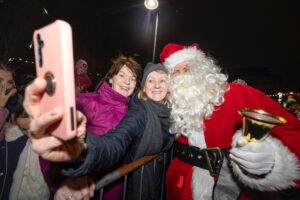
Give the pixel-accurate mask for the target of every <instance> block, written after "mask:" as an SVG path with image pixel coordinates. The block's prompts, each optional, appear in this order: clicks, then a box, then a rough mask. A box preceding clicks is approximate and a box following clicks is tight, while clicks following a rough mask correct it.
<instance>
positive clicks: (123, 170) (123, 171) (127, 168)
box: [96, 150, 172, 200]
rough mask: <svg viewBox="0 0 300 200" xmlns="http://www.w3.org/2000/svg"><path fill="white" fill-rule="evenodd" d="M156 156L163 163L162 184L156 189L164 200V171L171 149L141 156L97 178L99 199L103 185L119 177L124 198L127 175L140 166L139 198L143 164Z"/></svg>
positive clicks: (102, 191) (169, 158)
mask: <svg viewBox="0 0 300 200" xmlns="http://www.w3.org/2000/svg"><path fill="white" fill-rule="evenodd" d="M160 155H162V156H160ZM158 157H162V158H163V163H164V164H163V168H164V169H163V175H162V184H161V185H162V187H161V191H158V192H160V199H161V200H164V199H165V173H166V170H167V167H168V165H169V163H170V160H171V157H172V154H171V150H170V151H168V152H163V153H160V154H156V155H151V156H144V157H141V158H139V159H137V160H135V161H133V162H131V163H128V164H126V165H124V166H122V167H120V168H118V169H117V170H115V171H112V172H110V173H109V174H107V175H105V176H103V177H102V178H101V179H100V180H98V181H97V182H96V190H97V191H98V190H99V191H100V194H99V198H100V200H102V198H103V193H104V189H105V187H106V186H108V185H109V184H111V183H113V182H115V181H117V180H119V179H121V178H123V179H124V186H123V195H122V196H123V197H122V199H123V200H125V198H126V192H127V191H126V189H127V179H128V176H129V175H130V174H131V173H132V172H134V171H135V170H137V169H140V168H141V180H140V187H139V189H137V191H139V197H140V198H139V199H140V200H141V196H142V189H141V188H142V184H143V173H144V171H143V170H144V166H145V165H146V164H147V163H149V162H151V161H153V162H156V159H158Z"/></svg>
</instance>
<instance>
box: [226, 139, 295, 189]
mask: <svg viewBox="0 0 300 200" xmlns="http://www.w3.org/2000/svg"><path fill="white" fill-rule="evenodd" d="M238 137H240V134H235V136H234V139H233V146H234V145H235V144H236V141H237V138H238ZM266 140H268V142H270V143H271V144H272V147H273V150H274V152H275V163H274V167H273V170H272V171H271V172H270V173H269V174H267V175H266V176H265V177H263V178H254V177H250V176H247V175H246V174H244V173H243V172H242V171H241V169H240V168H239V166H238V165H237V164H236V163H234V162H231V165H232V168H233V172H234V174H235V175H236V176H237V177H238V179H239V181H240V182H242V183H243V184H245V185H247V186H249V187H250V188H252V189H256V190H259V191H276V190H282V189H287V188H290V187H293V186H295V185H296V183H295V181H296V180H297V179H299V178H300V173H299V172H300V171H299V169H300V166H299V164H298V160H297V158H296V156H295V155H294V154H293V153H292V152H291V151H290V150H289V149H288V148H287V147H285V146H284V145H283V144H282V143H281V142H280V141H279V140H278V139H276V138H274V137H272V136H268V137H267V138H266Z"/></svg>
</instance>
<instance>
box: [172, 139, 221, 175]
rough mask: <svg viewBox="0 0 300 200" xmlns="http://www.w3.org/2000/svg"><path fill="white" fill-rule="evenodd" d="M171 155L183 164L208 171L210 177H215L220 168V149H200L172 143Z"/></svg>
mask: <svg viewBox="0 0 300 200" xmlns="http://www.w3.org/2000/svg"><path fill="white" fill-rule="evenodd" d="M173 155H174V156H176V157H177V158H179V159H180V160H182V161H183V162H186V163H188V164H190V165H194V166H197V167H200V168H202V169H206V170H208V171H209V173H210V175H211V176H217V175H218V174H219V171H220V169H221V167H222V161H223V151H222V150H221V149H220V148H207V149H200V148H198V147H195V146H190V145H187V144H183V143H181V142H174V147H173Z"/></svg>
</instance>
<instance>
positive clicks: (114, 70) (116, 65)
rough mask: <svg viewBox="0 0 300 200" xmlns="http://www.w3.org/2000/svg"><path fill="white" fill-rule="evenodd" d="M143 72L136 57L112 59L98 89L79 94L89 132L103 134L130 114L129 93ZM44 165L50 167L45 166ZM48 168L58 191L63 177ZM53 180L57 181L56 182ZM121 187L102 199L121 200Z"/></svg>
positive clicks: (113, 188) (79, 108) (64, 188)
mask: <svg viewBox="0 0 300 200" xmlns="http://www.w3.org/2000/svg"><path fill="white" fill-rule="evenodd" d="M140 73H141V66H140V64H139V63H138V62H137V61H136V60H135V59H134V58H132V57H126V56H123V55H120V56H118V57H117V58H115V59H114V60H112V66H111V67H110V69H109V71H108V72H107V73H106V75H105V77H104V78H103V79H102V81H101V82H100V84H99V85H100V86H99V88H98V89H97V90H96V91H95V92H89V93H81V94H78V95H77V97H76V106H77V109H78V110H80V111H81V112H82V113H84V115H85V116H86V117H87V130H88V131H89V132H92V133H94V134H96V135H103V134H105V133H106V132H107V131H108V130H110V129H112V128H114V127H115V126H117V125H118V124H119V122H120V121H121V120H122V119H123V117H124V116H125V115H126V114H127V111H128V103H129V100H130V96H131V95H132V93H133V92H134V91H135V89H136V86H137V82H138V81H137V80H138V78H139V76H140ZM43 163H47V161H42V165H44V166H45V164H43ZM121 164H122V162H120V163H119V165H116V166H115V167H116V168H117V167H120V165H121ZM45 168H49V167H47V166H46V167H45ZM51 168H52V169H51V170H53V168H55V167H51ZM112 170H113V169H112ZM47 171H48V172H45V173H44V174H45V175H46V179H48V180H49V181H47V182H50V183H53V184H51V185H55V186H54V188H52V192H55V190H56V186H59V185H61V184H62V180H61V179H57V178H54V177H53V176H52V173H51V172H49V169H47ZM51 179H55V180H51ZM53 181H55V182H57V183H54V182H53ZM77 182H81V181H77ZM68 183H70V180H66V182H65V183H64V184H63V185H62V187H61V188H60V191H61V192H59V191H58V192H57V193H56V194H55V199H60V195H62V193H65V192H66V191H67V190H69V189H70V188H69V187H68V186H67V185H66V184H68ZM73 184H74V183H73ZM122 188H123V184H122V182H119V183H117V184H114V185H111V186H110V187H109V188H107V190H106V191H105V192H104V196H103V197H104V198H103V199H105V200H116V199H119V197H120V196H121V193H122Z"/></svg>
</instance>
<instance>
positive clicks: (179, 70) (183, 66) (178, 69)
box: [172, 61, 189, 74]
mask: <svg viewBox="0 0 300 200" xmlns="http://www.w3.org/2000/svg"><path fill="white" fill-rule="evenodd" d="M188 70H189V67H188V65H187V63H186V62H185V61H183V62H181V63H178V64H177V65H175V67H174V69H172V74H183V73H185V72H187V71H188Z"/></svg>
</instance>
